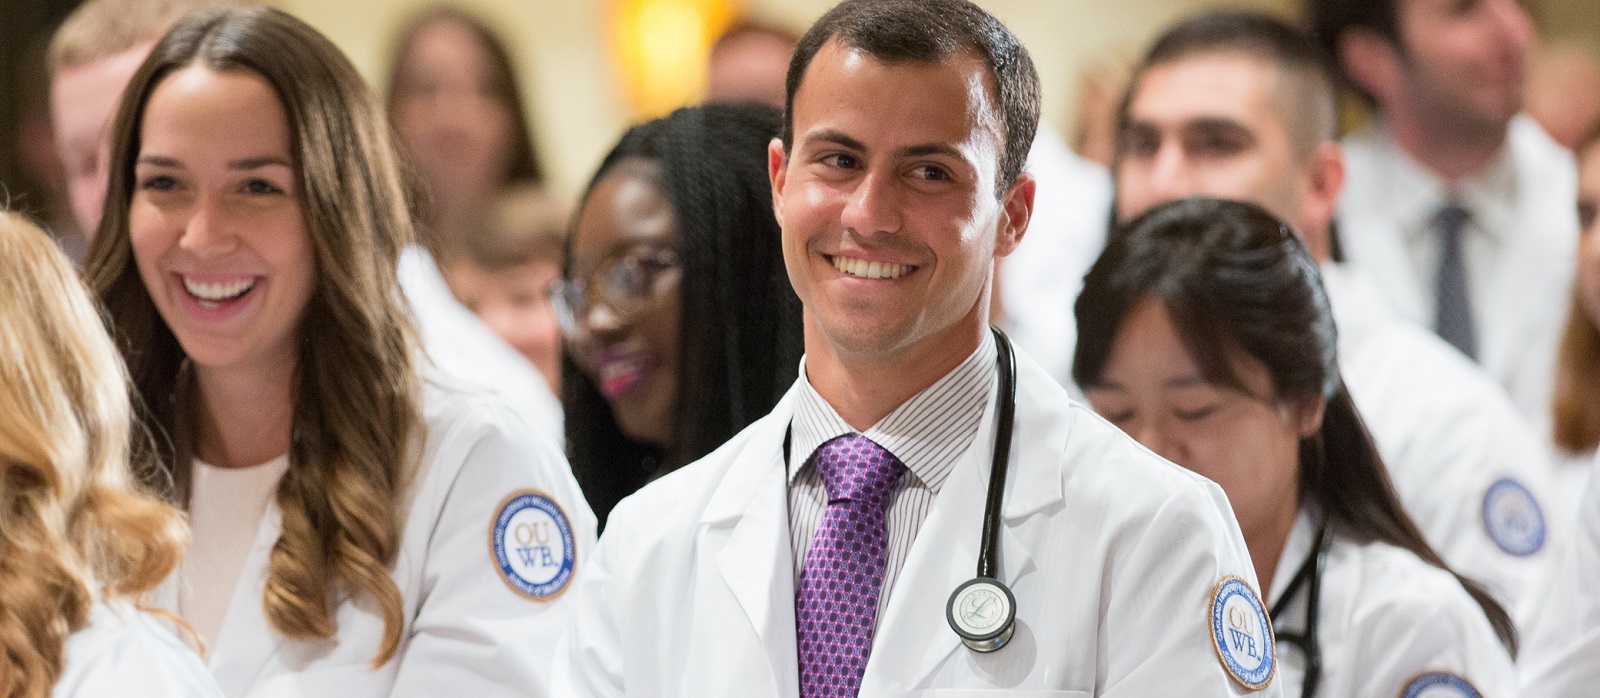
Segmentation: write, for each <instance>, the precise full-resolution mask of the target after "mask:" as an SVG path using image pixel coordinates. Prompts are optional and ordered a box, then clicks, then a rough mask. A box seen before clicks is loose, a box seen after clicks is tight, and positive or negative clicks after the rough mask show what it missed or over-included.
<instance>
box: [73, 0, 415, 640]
mask: <svg viewBox="0 0 1600 698" xmlns="http://www.w3.org/2000/svg"><path fill="white" fill-rule="evenodd" d="M190 65H201V66H205V67H207V68H209V69H212V70H218V71H246V72H249V73H253V74H255V75H258V76H260V77H262V78H263V79H265V80H266V81H267V83H268V84H270V85H271V86H272V87H273V89H274V90H275V92H276V93H277V96H278V99H279V101H280V102H282V104H283V107H284V111H285V113H286V114H287V115H288V120H289V130H290V134H291V139H292V153H293V154H294V158H295V163H294V164H295V170H296V176H297V177H298V179H299V183H298V187H297V189H298V191H300V192H302V194H301V197H302V198H301V202H300V203H301V208H302V210H303V211H304V216H305V223H306V228H307V230H308V231H309V233H310V236H311V244H312V249H313V252H314V259H315V264H316V267H317V275H316V277H317V278H316V287H315V290H314V291H313V293H312V296H311V299H310V301H309V302H308V303H307V306H306V308H305V311H304V314H303V316H302V319H301V325H300V328H299V336H300V356H299V360H298V362H297V365H296V369H295V377H294V385H293V386H292V387H293V395H294V407H293V409H294V416H293V419H292V424H291V436H290V445H289V469H288V472H287V473H286V474H285V475H284V477H283V480H282V482H281V483H280V484H279V485H278V492H277V497H276V501H277V505H278V508H279V510H280V511H281V512H282V518H283V533H282V535H281V536H280V537H279V538H278V541H277V543H276V544H274V546H273V548H272V555H271V558H270V561H269V563H268V569H267V582H266V592H265V595H264V598H263V599H262V605H263V608H264V610H265V613H266V616H267V618H268V620H269V621H270V622H271V623H272V626H273V627H274V628H276V629H277V631H278V632H280V633H282V634H283V635H285V636H287V637H290V638H295V639H303V640H304V639H328V638H331V637H333V635H334V634H335V632H336V631H337V627H336V625H335V623H334V611H335V609H336V607H337V606H338V605H339V603H341V602H342V601H344V600H346V599H347V598H350V597H364V598H366V599H367V600H370V601H371V602H372V603H374V604H375V606H376V607H377V609H378V610H379V612H380V613H381V614H382V617H383V619H384V635H383V639H382V642H381V644H380V646H379V647H378V648H377V654H376V656H375V658H374V660H373V666H379V665H382V664H384V663H385V662H388V661H389V660H390V659H391V658H393V657H394V654H395V651H396V650H397V648H398V647H399V644H400V638H401V634H402V631H403V626H404V618H403V616H402V607H401V600H400V591H399V588H398V587H397V586H396V585H395V582H394V580H393V579H392V578H391V577H390V574H389V569H390V567H391V566H392V565H393V563H394V561H395V557H396V555H397V554H398V552H399V547H400V531H401V525H402V518H403V511H402V509H403V503H404V498H405V489H406V486H407V483H408V480H409V476H410V474H411V473H412V471H413V464H414V463H415V462H416V460H417V455H416V454H417V450H416V448H415V444H416V440H418V439H420V437H421V435H422V430H423V427H422V416H421V409H420V407H419V394H420V386H419V382H418V379H417V371H416V364H415V359H414V358H413V356H414V354H413V351H414V349H413V348H414V346H415V344H416V341H415V338H414V336H413V335H414V330H413V329H412V327H411V324H410V319H409V317H408V315H407V311H406V309H405V307H404V301H403V300H401V298H400V292H399V287H398V283H397V281H396V265H397V264H398V260H399V255H400V251H401V249H402V248H403V247H404V246H405V245H406V244H407V243H408V242H409V241H410V240H412V239H413V236H414V229H413V223H412V218H411V216H410V212H409V210H408V200H409V196H410V192H411V191H412V189H411V187H410V186H409V184H408V183H407V180H406V178H405V177H404V176H403V173H402V171H401V168H400V166H399V165H398V162H397V159H396V158H395V156H394V155H393V152H394V151H393V145H392V137H391V135H390V131H389V127H388V124H387V122H386V121H385V120H384V118H383V111H382V109H381V108H380V107H379V103H378V101H377V99H376V98H375V97H374V96H373V94H372V92H371V91H370V90H369V89H368V88H367V86H366V84H365V83H364V82H362V80H361V77H360V75H358V74H357V73H356V70H355V67H354V66H352V65H351V64H350V61H349V60H348V59H346V58H345V56H344V55H343V54H341V53H340V52H339V50H338V49H337V48H335V47H334V45H333V44H332V43H331V42H329V41H328V40H327V38H325V37H323V36H322V35H321V34H319V33H317V31H316V30H315V29H312V28H311V27H310V26H308V25H307V24H305V23H304V22H301V21H300V20H298V19H295V18H293V17H291V16H289V15H288V14H285V13H283V12H281V11H278V10H274V9H270V8H260V7H254V8H244V9H230V10H222V11H217V12H212V13H207V14H202V15H194V16H191V17H189V18H187V19H185V20H183V21H181V22H179V23H178V24H177V26H175V27H173V29H172V31H171V32H170V33H168V34H167V35H166V36H165V37H163V38H162V39H161V41H160V42H159V43H157V44H156V46H155V48H154V49H153V50H152V51H151V54H150V57H149V59H147V60H146V61H145V63H144V65H143V66H141V67H140V68H139V71H138V72H137V73H135V74H134V77H133V81H132V83H131V84H130V85H129V86H128V89H127V91H126V92H125V93H124V95H123V101H122V105H121V108H120V109H119V111H118V113H117V118H116V121H115V126H114V127H113V128H114V131H113V134H112V154H111V158H112V159H111V181H110V188H109V190H108V193H107V197H106V208H105V211H104V217H103V219H102V221H101V224H100V231H99V233H98V234H97V235H96V236H95V240H94V244H93V245H92V246H91V248H90V250H89V259H88V262H87V265H86V267H87V268H86V270H85V274H86V275H87V277H88V280H89V283H90V286H91V287H92V288H93V289H94V290H95V291H96V292H97V293H98V294H99V295H100V298H101V300H102V301H103V302H104V303H105V306H106V309H107V310H108V312H109V315H110V320H111V324H112V328H113V333H112V334H113V336H114V337H115V338H116V341H117V344H118V345H119V347H120V348H121V350H122V355H123V357H124V358H125V359H126V360H127V362H128V370H129V373H130V374H131V375H132V377H133V383H134V387H135V389H136V390H137V392H138V394H139V395H140V396H142V398H143V401H142V403H141V404H140V405H139V407H138V410H137V412H136V416H137V419H138V421H139V423H141V424H143V425H147V426H148V427H149V428H150V430H151V431H152V432H154V433H156V434H157V435H158V436H160V437H162V438H159V439H157V440H156V442H155V447H154V448H153V450H152V451H151V452H150V453H149V454H147V455H148V456H149V457H150V458H151V459H152V460H153V461H155V462H156V463H158V464H159V466H160V467H159V468H158V469H157V472H158V473H160V474H161V475H162V476H164V477H168V478H170V479H171V480H172V482H173V485H174V487H173V492H174V500H175V501H176V502H178V503H181V504H186V503H187V501H188V497H189V487H190V482H189V480H190V471H191V469H192V462H193V455H192V454H193V449H194V447H195V444H194V443H193V442H192V441H193V439H192V436H191V434H192V433H193V431H194V426H195V416H194V412H195V411H194V406H193V405H191V404H190V403H191V402H192V398H191V397H190V393H191V392H192V380H193V378H192V377H191V375H190V371H188V370H187V369H186V368H185V366H186V363H187V356H186V355H185V353H184V351H183V348H182V346H180V344H179V342H178V340H177V339H176V338H175V337H174V335H173V333H172V330H171V329H170V328H168V327H167V325H166V324H165V323H164V322H163V321H162V319H161V316H160V314H159V313H158V312H157V310H156V307H155V305H154V303H153V302H152V301H151V299H150V294H149V292H148V291H147V290H146V288H145V286H144V284H143V282H142V281H140V277H139V273H138V269H137V267H136V265H135V263H134V256H133V251H132V248H131V244H130V241H129V235H128V210H129V205H130V202H131V200H132V195H133V190H134V162H135V160H136V159H137V158H138V156H139V150H140V144H139V137H140V125H141V120H142V118H143V115H144V111H145V105H146V103H147V102H148V100H149V98H150V94H151V92H152V91H153V90H154V89H155V87H156V86H157V85H158V84H159V83H160V82H161V81H162V79H164V78H165V77H166V76H168V75H169V74H171V73H172V72H173V71H175V70H178V69H180V68H184V67H187V66H190ZM235 418H244V417H243V416H242V415H239V416H236V417H235Z"/></svg>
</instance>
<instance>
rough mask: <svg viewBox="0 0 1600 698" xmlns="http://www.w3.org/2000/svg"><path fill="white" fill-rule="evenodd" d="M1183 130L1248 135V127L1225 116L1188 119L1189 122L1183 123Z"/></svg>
mask: <svg viewBox="0 0 1600 698" xmlns="http://www.w3.org/2000/svg"><path fill="white" fill-rule="evenodd" d="M1183 128H1185V129H1197V130H1206V131H1243V132H1245V133H1250V127H1249V126H1246V125H1245V124H1244V123H1243V122H1240V121H1239V120H1238V119H1233V118H1229V117H1226V116H1202V117H1200V118H1197V119H1190V120H1189V121H1186V122H1184V124H1183Z"/></svg>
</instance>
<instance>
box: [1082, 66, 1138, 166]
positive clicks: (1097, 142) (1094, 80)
mask: <svg viewBox="0 0 1600 698" xmlns="http://www.w3.org/2000/svg"><path fill="white" fill-rule="evenodd" d="M1131 53H1132V52H1128V54H1131ZM1128 54H1124V53H1123V52H1121V51H1119V52H1116V53H1112V54H1108V55H1105V56H1101V57H1100V58H1099V60H1097V61H1096V62H1095V63H1093V64H1091V65H1090V66H1089V68H1088V69H1087V70H1085V71H1083V74H1082V75H1080V76H1079V77H1078V111H1077V119H1076V122H1077V123H1076V125H1075V126H1074V127H1073V131H1072V150H1073V151H1074V152H1076V153H1077V154H1079V155H1081V156H1083V158H1084V159H1086V160H1089V161H1090V162H1094V163H1098V164H1099V165H1100V166H1101V167H1110V166H1111V159H1112V158H1113V157H1114V156H1115V155H1116V151H1117V117H1118V116H1119V115H1120V114H1121V108H1122V96H1123V95H1125V94H1127V93H1128V79H1129V78H1131V77H1132V73H1133V66H1134V63H1135V62H1136V60H1137V57H1136V56H1133V55H1128Z"/></svg>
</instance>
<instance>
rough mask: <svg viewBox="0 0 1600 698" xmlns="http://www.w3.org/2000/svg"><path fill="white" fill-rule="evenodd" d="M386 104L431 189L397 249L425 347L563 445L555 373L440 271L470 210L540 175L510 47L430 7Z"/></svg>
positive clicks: (410, 159)
mask: <svg viewBox="0 0 1600 698" xmlns="http://www.w3.org/2000/svg"><path fill="white" fill-rule="evenodd" d="M388 110H389V120H390V121H391V123H393V124H394V126H395V131H396V133H397V135H398V136H399V139H400V142H399V148H400V150H401V152H402V154H403V155H404V156H405V157H406V158H407V164H408V165H409V169H410V170H411V171H412V172H413V174H415V175H416V177H417V179H418V180H420V181H419V182H418V184H420V186H421V187H422V189H423V191H422V192H420V193H419V194H420V196H419V198H420V199H422V204H421V205H420V206H416V207H415V208H416V211H417V212H418V213H419V221H418V223H419V225H418V240H417V241H415V242H413V243H412V244H409V245H407V246H406V249H405V251H404V252H403V253H402V254H401V256H400V287H401V288H402V289H403V290H404V291H405V294H406V300H407V302H408V303H409V304H410V306H411V312H412V316H413V317H414V318H415V320H416V323H417V330H418V333H419V334H420V335H421V337H422V344H423V348H424V349H425V350H426V351H427V354H428V356H429V358H430V359H431V360H432V361H434V362H435V363H437V364H438V365H439V366H440V368H441V369H443V371H444V372H445V373H447V374H449V376H450V378H451V379H453V380H455V381H457V382H458V383H460V384H461V386H462V387H464V388H467V389H470V390H477V391H485V392H491V393H495V394H497V395H500V396H501V397H503V398H505V399H506V400H507V401H508V402H510V403H511V404H512V407H513V409H515V410H516V412H517V413H518V414H519V415H521V417H522V418H523V419H524V420H526V421H527V423H528V424H529V425H530V426H532V427H533V428H535V429H538V430H539V431H541V432H543V433H544V434H545V435H546V436H548V437H549V438H551V439H555V440H557V442H559V440H560V438H561V437H560V435H561V404H560V400H559V398H557V397H556V394H555V393H554V392H553V391H551V390H550V383H549V381H548V380H547V379H545V378H544V374H541V373H540V372H539V369H538V368H537V367H536V366H534V364H533V363H531V362H530V361H529V360H528V359H526V358H525V357H524V356H523V355H522V354H521V353H519V352H518V351H517V350H516V349H514V348H512V347H511V345H509V344H507V343H506V342H505V341H504V340H502V339H501V338H500V337H499V336H498V335H497V334H495V332H494V330H493V329H491V328H490V327H489V326H488V325H486V324H484V322H483V321H482V320H481V319H479V318H478V317H477V316H476V315H473V313H472V311H470V310H468V309H467V308H466V306H464V305H462V304H461V303H460V302H459V301H458V300H457V299H456V297H455V296H454V295H453V294H452V293H451V291H450V286H449V284H448V283H447V282H446V281H445V278H444V275H443V274H442V272H441V269H440V268H439V261H440V259H441V258H442V257H456V256H459V254H458V253H459V250H458V248H459V247H460V237H461V234H462V232H461V231H462V228H463V226H464V225H465V223H466V221H467V219H469V218H472V217H474V216H481V215H483V214H482V212H483V209H484V208H485V207H486V206H487V205H488V203H489V200H490V198H492V197H493V196H494V195H495V194H496V193H497V192H500V191H502V190H503V189H505V188H506V187H509V186H513V185H515V184H523V185H537V184H539V183H540V182H542V181H543V174H542V172H543V170H542V169H541V167H540V165H539V161H538V159H537V158H536V156H535V153H534V150H533V144H532V140H530V136H529V132H528V120H527V117H526V116H525V114H524V111H523V108H522V102H521V99H520V98H519V97H518V96H517V89H516V79H515V75H514V74H513V73H512V64H511V58H510V54H509V53H508V52H507V51H506V49H505V46H504V45H503V44H501V43H500V41H499V39H497V38H496V37H495V36H494V34H493V33H492V32H491V31H490V30H489V28H488V27H487V26H486V25H485V24H484V23H483V22H482V21H480V20H478V19H477V18H475V17H473V16H471V15H469V14H466V13H465V12H463V11H460V10H456V9H453V8H449V7H440V8H436V9H433V10H427V11H424V12H422V13H421V14H419V15H417V16H415V17H414V18H413V19H412V20H411V21H410V22H408V23H407V24H406V26H405V28H404V29H403V30H402V31H401V33H400V40H399V42H398V45H397V47H396V49H395V52H394V63H393V70H392V74H391V75H390V78H389V94H388Z"/></svg>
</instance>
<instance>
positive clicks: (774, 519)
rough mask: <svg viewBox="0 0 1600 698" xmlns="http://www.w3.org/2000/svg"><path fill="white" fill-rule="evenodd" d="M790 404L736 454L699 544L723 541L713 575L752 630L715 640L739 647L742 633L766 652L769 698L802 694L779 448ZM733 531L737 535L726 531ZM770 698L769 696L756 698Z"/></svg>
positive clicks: (731, 630)
mask: <svg viewBox="0 0 1600 698" xmlns="http://www.w3.org/2000/svg"><path fill="white" fill-rule="evenodd" d="M792 406H793V400H792V399H791V398H785V400H784V401H783V402H781V403H779V405H778V407H777V408H775V409H774V410H773V416H772V417H771V418H768V419H767V420H765V422H764V423H763V424H762V425H761V427H760V428H761V429H762V433H761V434H759V435H756V436H754V437H753V438H751V439H750V441H749V442H748V445H747V446H746V447H745V448H744V449H743V450H742V452H740V453H738V454H736V455H735V456H734V458H735V459H736V460H735V462H734V464H733V465H732V466H731V467H730V468H729V470H728V472H727V475H726V476H725V477H724V479H723V481H722V483H721V484H720V485H719V486H718V487H717V491H716V492H715V493H714V494H713V495H712V497H711V499H710V500H709V501H708V502H707V506H706V513H705V517H704V518H703V519H702V521H701V524H702V528H701V531H700V536H701V540H702V544H707V545H715V544H716V541H719V540H725V541H726V542H725V543H723V544H722V549H721V550H720V551H718V552H717V553H716V569H717V573H718V575H719V576H720V577H721V578H722V582H723V583H724V584H726V585H727V588H728V591H729V592H731V593H732V594H733V597H734V598H735V599H736V600H737V601H738V604H739V608H740V609H741V610H743V611H744V614H745V620H746V621H748V625H747V626H743V627H740V626H730V627H727V628H720V629H716V630H717V633H716V634H717V635H720V636H722V637H725V638H728V640H729V641H730V642H735V643H738V642H741V640H739V639H738V638H740V637H742V636H743V634H744V632H745V631H747V630H748V631H750V632H753V633H754V638H753V639H754V640H756V641H757V642H758V643H760V646H761V647H762V648H763V649H764V651H765V654H766V658H767V663H768V666H769V668H770V670H771V677H772V680H773V685H772V687H771V688H772V693H771V694H770V695H781V696H794V695H796V691H798V690H799V688H798V687H799V669H798V666H797V664H796V657H797V654H796V649H795V625H794V559H793V557H794V556H793V554H792V553H791V552H790V551H791V550H792V547H791V543H790V540H789V522H788V516H787V513H788V507H787V502H788V498H787V495H786V492H787V483H786V482H785V474H784V465H783V456H782V451H781V449H782V443H783V435H784V430H785V428H786V427H787V426H788V425H789V418H790V415H791V414H792ZM729 527H731V529H732V530H728V528H729ZM761 694H766V693H765V692H762V693H757V694H753V695H761Z"/></svg>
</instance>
